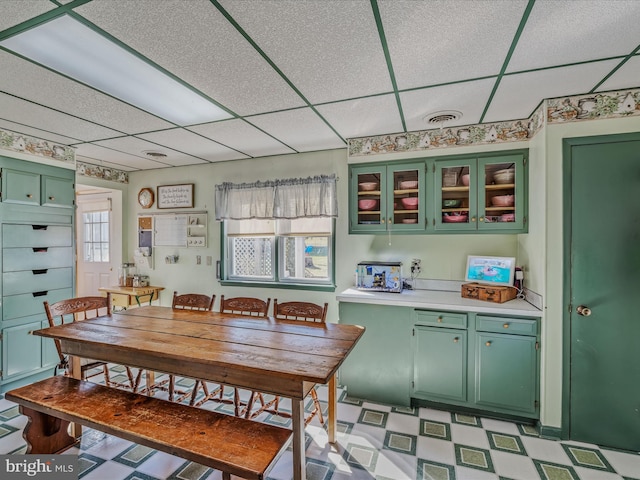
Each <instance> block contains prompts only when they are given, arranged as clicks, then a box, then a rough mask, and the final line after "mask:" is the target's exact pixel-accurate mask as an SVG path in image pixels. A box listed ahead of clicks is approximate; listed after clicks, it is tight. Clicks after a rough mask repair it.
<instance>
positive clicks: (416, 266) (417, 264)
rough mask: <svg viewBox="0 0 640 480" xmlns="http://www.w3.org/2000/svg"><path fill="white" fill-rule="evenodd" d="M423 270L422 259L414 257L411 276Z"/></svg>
mask: <svg viewBox="0 0 640 480" xmlns="http://www.w3.org/2000/svg"><path fill="white" fill-rule="evenodd" d="M420 272H422V260H420V259H419V258H414V259H413V260H411V276H412V277H417V276H418V275H420Z"/></svg>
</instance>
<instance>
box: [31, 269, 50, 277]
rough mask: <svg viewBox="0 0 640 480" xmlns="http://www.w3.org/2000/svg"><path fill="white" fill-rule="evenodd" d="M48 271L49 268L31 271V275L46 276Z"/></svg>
mask: <svg viewBox="0 0 640 480" xmlns="http://www.w3.org/2000/svg"><path fill="white" fill-rule="evenodd" d="M47 270H49V269H48V268H41V269H38V270H31V273H33V274H34V275H44V274H45V273H47Z"/></svg>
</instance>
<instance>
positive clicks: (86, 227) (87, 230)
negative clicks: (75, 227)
mask: <svg viewBox="0 0 640 480" xmlns="http://www.w3.org/2000/svg"><path fill="white" fill-rule="evenodd" d="M91 225H92V224H91V223H88V222H85V224H84V241H85V242H90V241H92V240H93V235H91Z"/></svg>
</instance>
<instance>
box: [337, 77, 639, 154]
mask: <svg viewBox="0 0 640 480" xmlns="http://www.w3.org/2000/svg"><path fill="white" fill-rule="evenodd" d="M636 115H640V89H631V90H619V91H612V92H602V93H593V94H585V95H575V96H571V97H560V98H552V99H548V100H545V101H544V102H542V103H541V104H540V106H539V107H538V108H537V109H536V110H535V111H534V112H533V114H532V115H531V117H529V118H528V119H523V120H514V121H509V122H498V123H486V124H477V125H466V126H462V127H451V128H447V129H435V130H420V131H416V132H407V133H397V134H390V135H378V136H373V137H360V138H350V139H348V148H349V151H348V154H349V156H350V157H358V156H370V155H378V154H383V153H393V152H414V151H421V150H430V149H434V148H447V147H457V146H461V145H483V144H490V143H508V142H518V141H526V140H529V139H531V138H533V136H534V135H536V134H537V133H538V132H539V131H540V130H541V129H542V128H543V127H544V126H545V125H552V124H554V123H555V124H557V123H562V122H581V121H587V120H595V119H602V118H620V117H629V116H636Z"/></svg>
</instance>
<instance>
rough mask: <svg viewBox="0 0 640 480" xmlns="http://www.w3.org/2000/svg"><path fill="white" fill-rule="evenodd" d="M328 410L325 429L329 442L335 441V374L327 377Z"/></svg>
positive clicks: (336, 405)
mask: <svg viewBox="0 0 640 480" xmlns="http://www.w3.org/2000/svg"><path fill="white" fill-rule="evenodd" d="M327 386H328V387H329V412H328V415H327V417H328V418H327V422H328V423H327V430H328V434H329V443H336V433H337V430H338V389H337V386H336V376H335V375H334V376H333V377H331V378H330V379H329V384H328V385H327Z"/></svg>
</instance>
